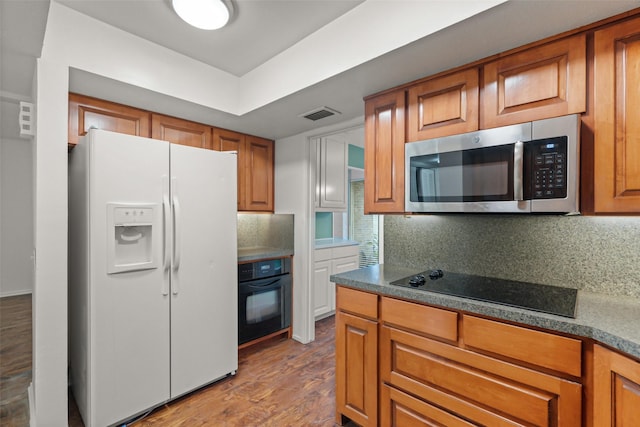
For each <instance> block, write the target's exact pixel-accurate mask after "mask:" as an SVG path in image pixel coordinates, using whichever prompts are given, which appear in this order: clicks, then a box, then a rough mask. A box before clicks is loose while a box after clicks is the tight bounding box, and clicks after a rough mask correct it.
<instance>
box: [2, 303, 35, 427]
mask: <svg viewBox="0 0 640 427" xmlns="http://www.w3.org/2000/svg"><path fill="white" fill-rule="evenodd" d="M31 347H32V341H31V294H25V295H17V296H11V297H3V298H0V426H3V427H5V426H6V427H27V426H28V425H29V399H28V395H27V388H28V387H29V384H30V383H31V363H32V360H31V359H32V358H31V351H32V350H31Z"/></svg>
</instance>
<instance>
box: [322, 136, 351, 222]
mask: <svg viewBox="0 0 640 427" xmlns="http://www.w3.org/2000/svg"><path fill="white" fill-rule="evenodd" d="M315 157H316V198H315V200H316V203H315V206H316V209H318V210H326V211H339V210H346V209H347V180H348V176H347V168H348V164H349V146H348V144H347V143H346V141H345V140H344V139H342V138H339V137H334V136H327V137H323V138H320V139H319V140H317V141H316V156H315Z"/></svg>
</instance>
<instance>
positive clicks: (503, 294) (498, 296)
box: [391, 270, 578, 318]
mask: <svg viewBox="0 0 640 427" xmlns="http://www.w3.org/2000/svg"><path fill="white" fill-rule="evenodd" d="M391 284H392V285H397V286H403V287H407V288H413V289H419V290H424V291H430V292H437V293H441V294H446V295H453V296H458V297H464V298H471V299H475V300H480V301H487V302H493V303H496V304H503V305H508V306H512V307H520V308H526V309H528V310H534V311H540V312H542V313H549V314H556V315H558V316H564V317H572V318H573V317H575V309H576V298H577V295H578V291H577V290H576V289H571V288H561V287H559V286H550V285H542V284H538V283H528V282H518V281H515V280H505V279H496V278H493V277H484V276H474V275H470V274H460V273H451V272H449V271H442V270H428V271H425V272H423V273H419V274H417V275H414V276H409V277H405V278H404V279H400V280H397V281H395V282H391Z"/></svg>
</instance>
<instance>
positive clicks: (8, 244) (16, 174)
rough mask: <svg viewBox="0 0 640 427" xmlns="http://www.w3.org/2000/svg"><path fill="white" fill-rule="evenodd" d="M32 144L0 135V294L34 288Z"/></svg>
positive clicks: (27, 140) (22, 291) (2, 295)
mask: <svg viewBox="0 0 640 427" xmlns="http://www.w3.org/2000/svg"><path fill="white" fill-rule="evenodd" d="M15 117H16V120H17V117H18V115H17V109H16V114H15ZM33 145H34V144H33V142H32V141H31V140H30V139H4V138H3V139H0V163H1V165H0V194H1V195H2V196H1V197H2V199H1V201H0V297H5V296H11V295H20V294H26V293H31V291H32V290H33V261H32V259H31V255H32V252H33V179H32V177H33Z"/></svg>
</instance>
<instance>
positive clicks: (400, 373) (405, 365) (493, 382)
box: [380, 326, 582, 427]
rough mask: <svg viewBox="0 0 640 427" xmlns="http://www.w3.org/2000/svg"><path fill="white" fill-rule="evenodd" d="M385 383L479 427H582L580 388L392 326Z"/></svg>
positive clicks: (384, 341) (386, 339) (384, 357)
mask: <svg viewBox="0 0 640 427" xmlns="http://www.w3.org/2000/svg"><path fill="white" fill-rule="evenodd" d="M380 378H381V380H382V381H383V382H385V383H387V384H389V385H392V386H394V387H397V388H399V389H401V390H404V391H406V392H408V393H411V394H412V395H414V396H417V397H419V398H420V399H423V400H424V401H426V402H429V403H431V404H433V405H435V406H437V407H440V408H443V409H446V410H447V411H448V412H451V413H453V414H456V415H458V416H460V417H461V418H464V419H466V420H469V421H472V422H474V423H477V424H479V425H487V426H534V425H535V426H565V427H566V426H576V427H577V426H580V425H581V418H582V417H581V413H582V404H581V399H582V387H581V385H580V384H578V383H575V382H572V381H568V380H565V379H562V378H558V377H554V376H552V375H547V374H544V373H541V372H536V371H533V370H531V369H528V368H525V367H521V366H517V365H514V364H512V363H508V362H505V361H501V360H498V359H494V358H491V357H488V356H483V355H480V354H475V353H473V352H471V351H468V350H464V349H461V348H459V347H456V346H453V345H450V344H447V343H443V342H439V341H435V340H433V339H429V338H425V337H421V336H418V335H415V334H411V333H409V332H405V331H401V330H398V329H395V328H391V327H388V326H382V327H381V328H380Z"/></svg>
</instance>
